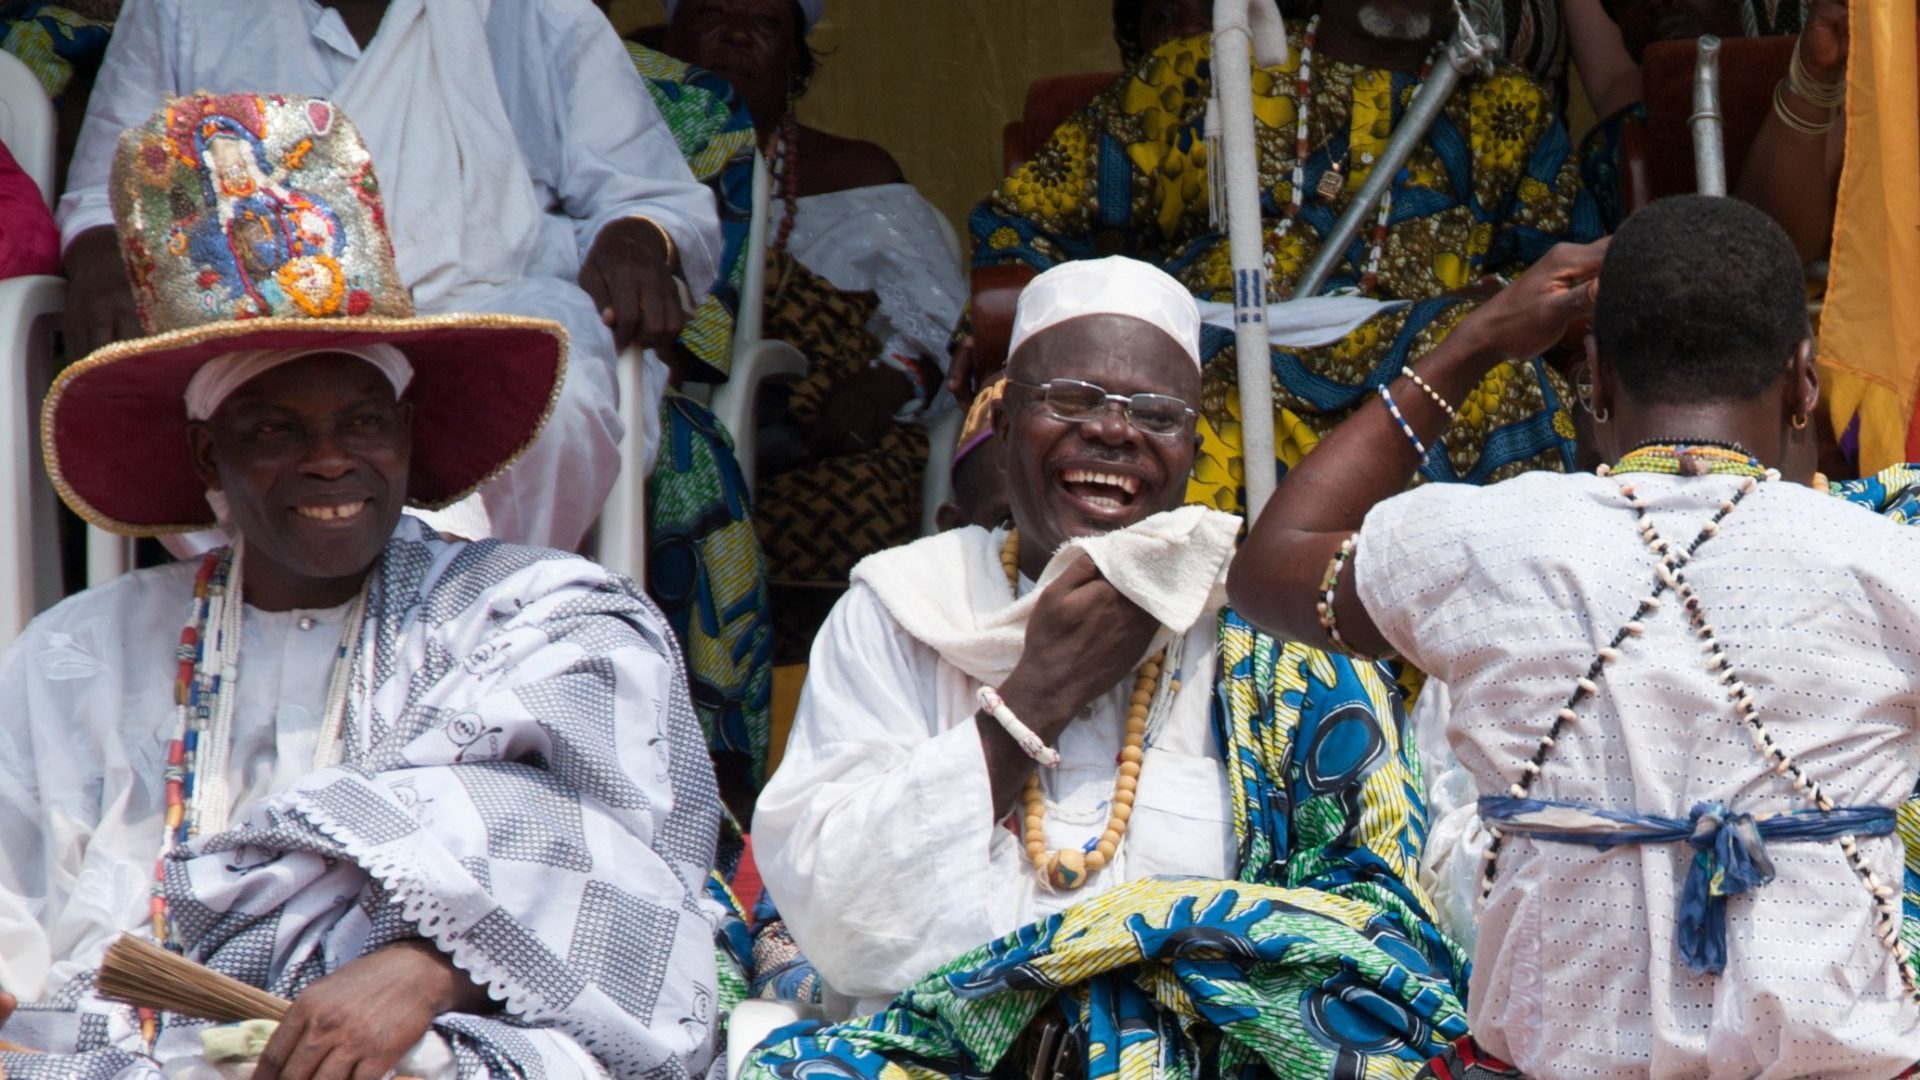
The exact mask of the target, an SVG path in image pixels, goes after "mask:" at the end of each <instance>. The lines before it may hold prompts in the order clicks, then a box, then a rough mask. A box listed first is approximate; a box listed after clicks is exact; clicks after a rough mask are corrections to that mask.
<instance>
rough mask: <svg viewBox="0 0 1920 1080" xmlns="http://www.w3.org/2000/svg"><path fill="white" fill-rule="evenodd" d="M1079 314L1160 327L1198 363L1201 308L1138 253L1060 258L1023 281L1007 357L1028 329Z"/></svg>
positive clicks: (1029, 334)
mask: <svg viewBox="0 0 1920 1080" xmlns="http://www.w3.org/2000/svg"><path fill="white" fill-rule="evenodd" d="M1082 315H1125V316H1128V317H1130V318H1134V319H1139V320H1140V321H1142V322H1145V323H1148V324H1150V325H1153V326H1156V327H1159V328H1160V329H1161V330H1163V331H1165V332H1166V334H1167V336H1168V337H1170V338H1172V339H1173V340H1175V341H1177V342H1179V343H1180V347H1181V348H1182V349H1184V350H1186V353H1187V356H1188V357H1189V358H1191V359H1192V360H1193V365H1194V366H1195V367H1200V366H1201V364H1200V308H1199V306H1198V305H1197V304H1195V303H1194V301H1193V294H1192V293H1190V292H1188V291H1187V287H1186V286H1184V285H1182V284H1180V283H1179V282H1178V281H1175V280H1174V279H1173V278H1172V277H1171V276H1169V275H1168V274H1167V273H1166V272H1165V271H1164V270H1161V269H1160V268H1158V267H1156V266H1153V265H1151V264H1148V263H1144V262H1141V261H1140V260H1138V259H1129V258H1127V257H1126V256H1124V255H1112V256H1108V257H1107V258H1104V259H1078V260H1075V261H1073V262H1064V263H1061V264H1060V265H1058V266H1056V267H1054V268H1052V269H1051V270H1047V271H1045V272H1044V273H1042V274H1041V275H1040V276H1038V277H1036V278H1034V279H1033V280H1032V281H1029V282H1027V287H1026V288H1025V289H1022V290H1021V291H1020V303H1019V306H1018V307H1017V308H1016V309H1015V310H1014V315H1013V337H1012V339H1011V340H1009V341H1008V342H1007V356H1008V358H1009V360H1011V358H1012V357H1013V356H1014V354H1016V353H1018V352H1019V351H1020V346H1021V345H1022V344H1024V343H1025V342H1026V340H1027V339H1028V338H1030V337H1032V336H1033V335H1035V334H1037V333H1039V332H1040V331H1042V330H1045V329H1046V328H1047V327H1049V326H1055V325H1058V324H1060V323H1063V322H1066V321H1067V320H1068V319H1077V318H1079V317H1081V316H1082Z"/></svg>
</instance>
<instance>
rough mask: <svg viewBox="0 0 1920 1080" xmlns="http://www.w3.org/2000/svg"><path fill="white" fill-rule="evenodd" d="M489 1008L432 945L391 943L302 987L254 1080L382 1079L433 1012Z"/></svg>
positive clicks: (482, 992) (488, 1002)
mask: <svg viewBox="0 0 1920 1080" xmlns="http://www.w3.org/2000/svg"><path fill="white" fill-rule="evenodd" d="M492 1006H493V1001H492V999H491V998H489V997H488V996H487V992H486V991H485V990H484V989H482V988H481V987H480V986H478V985H476V984H475V983H474V982H473V981H472V980H471V979H469V978H468V977H467V974H466V973H465V972H463V971H461V970H459V969H458V968H456V967H454V966H453V961H452V960H451V959H449V958H448V957H447V956H446V955H445V954H444V953H442V952H440V951H439V950H438V949H435V948H434V947H433V946H432V945H431V944H428V943H427V942H424V941H411V942H400V943H398V944H394V945H389V946H387V947H386V948H384V949H381V950H379V951H378V952H373V953H368V954H367V955H366V956H363V957H361V958H359V959H358V960H355V961H353V962H352V963H350V964H347V965H346V966H345V967H342V968H341V969H340V970H338V971H336V972H334V973H333V974H331V975H328V976H326V977H325V978H322V979H319V980H317V981H315V982H314V983H313V985H311V986H309V987H307V988H306V990H304V991H302V992H301V994H300V996H299V997H298V998H295V999H294V1002H293V1008H292V1010H291V1011H289V1012H288V1013H287V1018H286V1019H285V1020H282V1021H281V1022H280V1030H278V1031H276V1032H275V1033H274V1035H273V1038H272V1039H270V1040H269V1041H268V1042H267V1048H266V1050H265V1051H263V1052H262V1053H261V1055H260V1064H259V1065H258V1067H256V1068H255V1070H254V1073H253V1075H254V1080H380V1078H381V1077H383V1076H385V1075H386V1074H387V1073H388V1071H390V1070H391V1069H392V1068H393V1067H394V1065H396V1064H398V1063H399V1061H400V1059H401V1058H402V1057H404V1056H406V1053H407V1051H409V1050H411V1049H413V1047H414V1044H415V1043H418V1042H419V1041H420V1039H421V1037H422V1036H424V1035H425V1034H426V1033H427V1029H428V1027H429V1026H430V1025H432V1023H433V1019H434V1017H436V1016H439V1015H440V1014H442V1013H448V1012H486V1011H490V1009H491V1008H492Z"/></svg>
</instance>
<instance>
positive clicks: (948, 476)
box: [920, 214, 972, 536]
mask: <svg viewBox="0 0 1920 1080" xmlns="http://www.w3.org/2000/svg"><path fill="white" fill-rule="evenodd" d="M934 217H935V219H936V220H937V221H939V223H940V238H941V239H942V240H944V241H946V243H947V251H948V252H950V253H952V255H953V261H954V262H956V263H958V264H960V268H961V269H962V270H963V271H964V270H965V269H966V265H967V261H966V260H967V251H966V249H965V248H963V247H961V246H960V235H959V234H958V233H956V232H954V231H953V222H951V221H948V220H947V215H945V214H935V215H934ZM970 404H972V403H971V402H967V401H962V402H959V403H958V406H959V407H958V408H955V409H950V410H948V411H947V413H946V415H944V416H942V417H940V419H938V420H935V421H934V422H933V423H931V424H928V425H927V471H926V472H924V473H922V474H921V475H920V535H921V536H932V535H933V534H934V533H937V532H939V531H940V524H939V522H937V521H935V520H934V516H935V515H936V514H937V513H939V510H940V504H941V503H943V502H946V501H947V500H948V499H951V498H953V452H954V450H955V449H957V448H958V447H959V445H960V429H961V428H962V427H964V426H966V422H967V406H968V405H970Z"/></svg>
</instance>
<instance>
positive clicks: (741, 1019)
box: [727, 998, 825, 1080]
mask: <svg viewBox="0 0 1920 1080" xmlns="http://www.w3.org/2000/svg"><path fill="white" fill-rule="evenodd" d="M824 1015H825V1014H824V1013H822V1012H821V1011H820V1008H819V1007H818V1006H815V1005H802V1004H800V1003H799V1002H797V1001H762V1000H760V999H759V998H749V999H747V1000H746V1001H743V1002H741V1003H740V1004H738V1005H735V1006H734V1007H733V1011H732V1012H730V1013H728V1014H727V1080H740V1071H741V1070H742V1069H744V1068H745V1067H746V1064H747V1055H748V1054H749V1053H751V1052H752V1051H753V1048H754V1047H756V1046H759V1045H760V1040H761V1039H764V1038H766V1037H767V1036H769V1035H771V1034H773V1033H774V1031H775V1030H777V1029H779V1028H783V1027H786V1026H787V1025H788V1024H795V1023H799V1022H800V1021H802V1020H819V1019H821V1018H822V1017H823V1016H824Z"/></svg>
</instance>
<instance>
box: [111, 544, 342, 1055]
mask: <svg viewBox="0 0 1920 1080" xmlns="http://www.w3.org/2000/svg"><path fill="white" fill-rule="evenodd" d="M243 567H244V544H243V541H240V540H235V541H234V543H233V546H232V547H230V548H223V549H221V550H219V551H215V552H213V553H211V554H209V555H208V556H207V557H206V559H205V560H204V561H202V562H201V564H200V571H199V573H197V574H195V575H194V579H193V602H192V604H191V606H190V611H189V614H188V617H187V624H186V626H185V627H184V628H182V629H181V631H180V644H179V647H178V648H177V649H176V650H175V653H174V656H175V659H176V661H177V666H176V668H175V669H174V679H173V702H174V735H173V739H172V740H171V741H170V742H169V743H168V744H167V759H166V760H167V763H166V767H165V770H164V771H163V772H162V774H161V775H162V778H163V780H164V782H165V789H166V819H165V826H164V829H163V834H162V837H161V841H160V853H159V855H158V856H157V857H156V858H155V859H154V867H153V890H152V894H151V896H150V897H149V899H148V911H149V913H150V915H151V916H152V920H153V936H154V940H156V941H158V942H160V943H161V944H163V945H165V946H167V947H168V948H171V949H176V950H177V949H178V948H179V944H178V942H176V941H174V940H173V936H172V932H173V926H172V923H171V921H170V919H169V914H168V910H167V893H166V861H167V860H166V857H167V853H168V852H170V851H172V850H173V849H174V848H175V847H178V846H179V845H181V844H184V843H187V842H188V841H190V840H192V839H194V838H195V837H197V836H201V835H210V834H212V833H217V832H221V831H223V830H225V829H226V827H227V820H228V816H229V813H230V811H231V809H232V801H233V800H232V796H231V794H230V793H229V786H228V772H229V768H228V764H229V759H230V755H231V753H232V749H233V716H234V709H235V707H236V706H237V704H238V699H239V694H238V693H237V692H235V688H236V687H237V686H238V684H239V678H240V641H241V633H242V628H243V626H244V620H245V613H246V604H245V602H244V601H243V600H242V599H241V597H242V589H243V581H242V576H241V575H242V568H243ZM372 580H373V576H372V575H371V574H369V575H368V577H367V581H368V584H371V582H372ZM366 611H367V587H366V586H364V585H363V586H362V587H361V590H360V593H359V595H358V596H356V597H355V598H354V600H353V603H352V604H351V605H350V606H349V607H348V609H347V618H346V626H345V627H344V628H343V629H342V631H341V634H340V647H339V649H338V650H337V651H336V652H335V653H334V663H333V671H332V674H331V676H330V677H329V678H328V680H327V704H326V712H325V714H324V715H323V717H322V719H321V725H320V737H319V742H318V744H317V745H316V746H315V748H314V768H316V769H318V768H325V767H326V766H328V765H332V764H334V763H335V762H337V761H338V760H339V758H340V747H341V735H342V732H343V731H344V730H345V726H346V712H347V708H346V706H347V692H348V689H349V687H350V685H351V683H352V670H353V664H352V663H351V660H350V658H351V655H352V653H353V649H354V646H355V645H356V644H357V643H358V642H359V640H360V631H361V628H362V627H363V626H364V625H365V622H366ZM140 1024H141V1031H142V1034H143V1035H144V1036H145V1038H146V1040H147V1042H148V1044H149V1045H151V1044H152V1042H153V1040H154V1038H155V1037H156V1035H157V1034H158V1029H159V1023H158V1017H157V1016H156V1015H155V1014H154V1013H153V1012H152V1011H151V1010H147V1009H142V1010H140Z"/></svg>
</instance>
